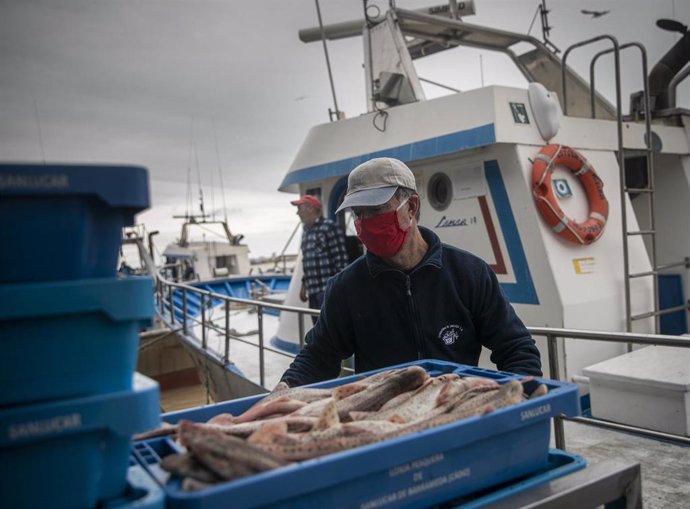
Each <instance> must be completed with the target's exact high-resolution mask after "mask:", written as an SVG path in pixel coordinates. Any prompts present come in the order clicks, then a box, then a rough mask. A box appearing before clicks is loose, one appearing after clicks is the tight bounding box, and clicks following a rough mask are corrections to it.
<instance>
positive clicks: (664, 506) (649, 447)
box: [552, 422, 690, 509]
mask: <svg viewBox="0 0 690 509" xmlns="http://www.w3.org/2000/svg"><path fill="white" fill-rule="evenodd" d="M552 445H553V444H552ZM565 445H566V449H567V450H568V452H572V453H575V454H578V455H580V456H582V457H584V458H585V459H586V460H587V463H588V464H595V463H599V462H601V461H604V460H607V459H617V460H621V461H626V462H632V463H639V464H640V467H641V470H642V500H643V504H644V507H645V509H681V508H686V507H690V447H686V446H682V445H676V444H672V443H668V442H661V441H659V440H654V439H650V438H646V437H642V436H639V435H634V434H630V433H623V432H620V431H613V430H608V429H603V428H598V427H595V426H589V425H586V424H581V423H577V422H566V423H565ZM583 507H585V506H584V505H583Z"/></svg>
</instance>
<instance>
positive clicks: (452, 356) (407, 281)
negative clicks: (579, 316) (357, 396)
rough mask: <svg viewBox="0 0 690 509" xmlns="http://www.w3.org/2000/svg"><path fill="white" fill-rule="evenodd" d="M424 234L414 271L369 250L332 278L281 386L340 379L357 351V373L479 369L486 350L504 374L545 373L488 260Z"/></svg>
mask: <svg viewBox="0 0 690 509" xmlns="http://www.w3.org/2000/svg"><path fill="white" fill-rule="evenodd" d="M420 230H421V232H422V236H423V238H424V240H426V242H427V243H428V244H429V250H428V251H427V253H426V255H425V256H424V258H423V259H422V260H421V261H420V262H419V264H418V265H417V266H416V267H414V268H413V269H412V270H410V271H407V272H403V271H401V270H398V269H396V268H393V267H391V266H390V265H387V264H386V263H385V262H383V260H381V259H380V258H378V257H377V256H375V255H372V254H371V253H368V254H366V255H365V256H362V257H360V258H358V259H357V260H355V261H354V262H353V263H352V264H350V265H349V266H348V267H346V268H345V269H344V270H343V271H342V272H340V273H339V274H337V275H336V276H333V277H332V278H331V279H330V280H329V283H328V286H327V288H326V296H325V300H324V305H323V307H322V308H321V315H320V316H319V320H318V321H317V323H316V325H315V326H314V328H313V329H311V330H310V331H309V332H308V333H307V337H306V342H305V347H304V348H303V349H302V351H301V352H300V353H299V355H298V356H297V357H296V358H295V360H294V361H293V363H292V364H291V365H290V368H289V369H288V370H287V371H286V372H285V374H284V375H283V378H282V380H283V381H285V382H287V383H288V385H290V386H291V387H294V386H297V385H304V384H308V383H313V382H317V381H321V380H327V379H330V378H335V377H337V376H338V375H339V373H340V363H341V360H342V359H346V358H348V357H350V356H351V355H353V354H354V356H355V369H356V371H357V372H358V373H359V372H363V371H369V370H372V369H378V368H384V367H387V366H391V365H394V364H400V363H404V362H410V361H415V360H419V359H442V360H447V361H451V362H458V363H461V364H470V365H476V364H477V362H478V361H479V354H480V353H481V349H482V346H485V347H487V348H488V349H490V350H491V360H492V362H494V363H495V364H496V366H497V367H498V369H500V370H503V371H509V372H513V373H519V374H526V375H541V374H542V373H541V362H540V360H539V351H538V350H537V347H536V345H535V343H534V339H532V337H531V336H530V334H529V332H528V331H527V329H526V328H525V326H524V324H523V323H522V321H521V320H520V318H518V316H517V315H516V314H515V311H514V310H513V307H512V306H511V305H510V302H508V299H507V298H506V297H505V295H504V294H503V291H502V290H501V287H500V285H499V283H498V280H497V279H496V275H495V274H494V272H493V271H492V270H491V268H490V267H489V266H488V265H487V263H486V262H484V261H483V260H482V259H480V258H478V257H476V256H474V255H472V254H470V253H468V252H466V251H463V250H460V249H456V248H454V247H452V246H448V245H446V244H443V243H441V241H440V239H439V238H438V236H437V235H436V234H435V233H433V232H432V231H431V230H428V229H426V228H420Z"/></svg>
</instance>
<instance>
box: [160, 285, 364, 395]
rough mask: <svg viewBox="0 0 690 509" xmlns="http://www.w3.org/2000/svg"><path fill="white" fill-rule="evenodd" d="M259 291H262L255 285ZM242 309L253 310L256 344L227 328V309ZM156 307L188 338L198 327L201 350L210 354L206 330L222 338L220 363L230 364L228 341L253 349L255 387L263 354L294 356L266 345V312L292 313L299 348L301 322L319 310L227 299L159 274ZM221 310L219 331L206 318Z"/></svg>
mask: <svg viewBox="0 0 690 509" xmlns="http://www.w3.org/2000/svg"><path fill="white" fill-rule="evenodd" d="M259 286H260V288H262V289H263V288H264V286H265V285H263V284H262V283H261V282H259ZM190 294H195V295H196V300H198V302H199V312H198V315H197V316H192V314H191V313H190V312H189V311H190V309H189V308H190V304H189V301H190V299H189V295H190ZM233 305H234V306H236V307H237V306H243V307H249V308H255V309H256V318H257V336H258V344H257V343H254V342H252V341H249V340H247V339H244V338H242V337H240V336H238V335H237V334H236V333H235V334H234V333H233V332H232V329H231V327H230V309H231V307H232V306H233ZM156 306H157V309H158V310H159V312H160V314H161V318H162V319H163V320H164V321H166V322H167V323H168V324H169V325H170V326H171V327H173V328H175V327H178V326H179V327H180V330H181V332H182V333H183V334H184V335H186V336H189V335H190V332H191V329H192V327H194V326H195V325H198V326H200V329H201V330H200V333H201V337H200V338H197V339H199V340H200V341H201V348H202V349H203V350H204V351H205V352H207V353H211V354H212V352H211V349H209V346H208V339H209V333H210V331H212V330H213V331H214V332H216V333H221V334H222V338H223V348H222V351H221V352H216V353H217V354H218V355H215V356H214V357H217V358H218V360H219V361H220V362H223V363H224V364H227V363H228V362H230V342H231V341H237V342H240V343H243V344H246V345H250V346H253V347H256V348H257V349H258V360H259V384H260V385H261V386H264V387H265V385H266V383H265V382H266V369H265V368H266V365H265V354H266V353H267V352H271V353H274V354H277V355H282V356H285V357H295V354H293V353H289V352H286V351H284V350H281V349H278V348H273V347H271V346H270V345H269V344H267V341H266V337H265V331H264V315H265V313H266V311H267V310H269V309H270V310H275V311H280V312H288V313H296V314H297V317H298V320H297V323H298V326H299V331H298V334H299V338H300V348H301V347H302V346H303V343H304V339H303V338H304V335H305V333H306V331H305V330H304V319H303V317H304V316H305V315H307V316H318V314H319V311H318V310H315V309H309V308H304V307H297V306H287V305H285V304H278V303H275V302H269V301H264V300H255V299H246V298H241V297H231V296H228V295H224V294H220V293H214V292H211V291H209V290H206V289H203V288H198V287H195V286H192V285H189V284H185V283H178V282H173V281H169V280H167V279H165V278H164V277H162V276H161V275H160V274H159V276H158V277H157V278H156ZM218 306H222V307H223V312H224V314H225V325H224V327H222V328H220V327H218V325H216V324H215V323H213V321H212V320H210V319H209V316H208V313H209V311H210V309H211V308H217V307H218ZM343 370H344V371H345V372H347V373H348V374H350V373H352V369H350V368H348V367H343Z"/></svg>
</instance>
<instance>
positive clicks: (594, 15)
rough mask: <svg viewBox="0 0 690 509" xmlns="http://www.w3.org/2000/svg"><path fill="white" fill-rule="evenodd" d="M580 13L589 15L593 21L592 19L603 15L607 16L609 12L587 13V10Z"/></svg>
mask: <svg viewBox="0 0 690 509" xmlns="http://www.w3.org/2000/svg"><path fill="white" fill-rule="evenodd" d="M580 12H581V13H582V14H589V15H590V16H592V19H594V18H599V17H601V16H603V15H604V14H608V13H609V12H611V11H589V10H587V9H580Z"/></svg>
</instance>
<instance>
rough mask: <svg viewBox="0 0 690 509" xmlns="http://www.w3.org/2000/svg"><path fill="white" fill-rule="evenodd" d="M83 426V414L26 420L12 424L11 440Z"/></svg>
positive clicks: (10, 430)
mask: <svg viewBox="0 0 690 509" xmlns="http://www.w3.org/2000/svg"><path fill="white" fill-rule="evenodd" d="M80 427H81V414H69V415H58V416H57V417H51V418H50V419H44V420H42V421H33V422H24V423H21V424H15V425H13V426H10V429H9V435H10V440H17V439H19V438H26V437H31V436H37V435H47V434H50V433H59V432H61V431H65V430H70V429H77V428H80Z"/></svg>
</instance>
